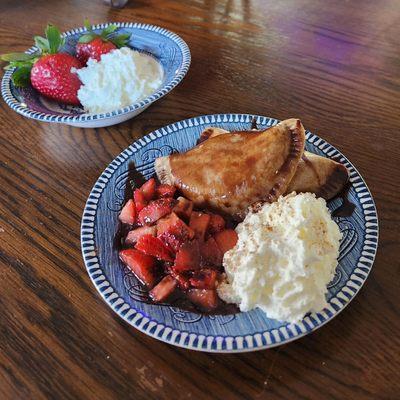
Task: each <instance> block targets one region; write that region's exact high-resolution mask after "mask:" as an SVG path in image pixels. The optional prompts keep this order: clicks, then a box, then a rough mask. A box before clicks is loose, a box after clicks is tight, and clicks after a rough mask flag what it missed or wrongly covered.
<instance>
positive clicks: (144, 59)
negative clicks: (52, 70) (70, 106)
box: [73, 47, 163, 114]
mask: <svg viewBox="0 0 400 400" xmlns="http://www.w3.org/2000/svg"><path fill="white" fill-rule="evenodd" d="M73 72H75V73H76V74H77V75H78V77H79V79H80V80H81V82H82V86H81V88H80V89H79V91H78V99H79V101H80V102H81V104H82V105H83V107H84V109H85V111H86V112H88V113H91V114H96V113H104V112H108V111H114V110H117V109H119V108H123V107H126V106H128V105H131V104H133V103H136V102H138V101H140V100H143V99H144V98H146V97H147V96H149V95H151V94H152V93H154V92H155V91H156V90H157V89H158V88H159V87H160V86H161V84H162V81H163V69H162V67H161V65H160V63H159V62H158V61H157V60H155V59H154V58H153V57H151V56H149V55H147V54H144V53H140V52H138V51H135V50H132V49H130V48H128V47H122V48H121V49H116V50H112V51H111V52H109V53H106V54H103V55H102V56H101V59H100V61H96V60H94V59H89V60H88V63H87V66H86V67H84V68H81V69H73Z"/></svg>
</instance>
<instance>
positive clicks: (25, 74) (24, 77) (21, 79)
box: [11, 66, 32, 87]
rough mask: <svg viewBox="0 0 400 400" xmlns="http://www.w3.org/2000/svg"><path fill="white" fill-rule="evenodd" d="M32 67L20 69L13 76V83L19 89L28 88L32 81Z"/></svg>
mask: <svg viewBox="0 0 400 400" xmlns="http://www.w3.org/2000/svg"><path fill="white" fill-rule="evenodd" d="M31 69H32V66H22V67H18V68H17V69H16V70H15V72H14V73H13V75H12V78H11V79H12V81H13V83H14V85H15V86H17V87H26V86H27V85H28V84H29V82H30V79H31Z"/></svg>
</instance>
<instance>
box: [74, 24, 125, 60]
mask: <svg viewBox="0 0 400 400" xmlns="http://www.w3.org/2000/svg"><path fill="white" fill-rule="evenodd" d="M85 27H86V29H87V33H85V34H84V35H82V36H81V37H80V38H79V40H78V43H77V45H76V57H77V58H78V59H79V61H80V62H81V63H82V64H84V65H86V64H87V61H88V60H89V58H93V59H94V60H97V61H100V58H101V56H102V55H103V54H106V53H109V52H110V51H111V50H114V49H117V48H120V47H123V46H126V45H127V43H128V42H129V38H130V34H125V33H123V34H121V35H116V34H115V31H116V30H117V26H116V25H109V26H108V27H107V28H105V29H104V30H103V31H101V32H100V33H99V34H97V33H95V32H94V31H93V29H92V27H91V25H90V23H89V21H88V20H87V19H86V20H85Z"/></svg>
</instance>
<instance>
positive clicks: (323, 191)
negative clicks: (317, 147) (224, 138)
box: [199, 127, 349, 200]
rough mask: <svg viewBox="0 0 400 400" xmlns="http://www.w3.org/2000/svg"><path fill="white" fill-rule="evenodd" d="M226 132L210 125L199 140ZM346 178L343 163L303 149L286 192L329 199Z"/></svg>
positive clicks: (338, 190) (338, 189)
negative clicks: (309, 193) (312, 194)
mask: <svg viewBox="0 0 400 400" xmlns="http://www.w3.org/2000/svg"><path fill="white" fill-rule="evenodd" d="M254 132H257V131H249V133H254ZM226 133H230V132H229V131H226V130H225V129H221V128H214V127H210V128H207V129H206V130H204V131H203V132H202V133H201V135H200V139H199V142H203V141H205V140H207V139H209V138H213V137H215V136H219V135H222V134H226ZM348 179H349V174H348V172H347V169H346V167H345V166H344V165H342V164H340V163H338V162H336V161H334V160H331V159H330V158H326V157H321V156H319V155H317V154H313V153H310V152H308V151H304V153H303V156H302V158H301V160H300V162H299V165H298V166H297V170H296V173H295V174H294V177H293V179H292V180H291V182H290V183H289V186H288V188H287V191H286V194H287V193H291V192H297V193H304V192H311V193H315V194H316V195H317V196H318V197H322V198H324V199H325V200H329V199H331V198H333V197H335V196H336V195H337V194H338V193H339V192H340V191H341V190H342V189H343V187H344V185H345V184H346V183H347V181H348Z"/></svg>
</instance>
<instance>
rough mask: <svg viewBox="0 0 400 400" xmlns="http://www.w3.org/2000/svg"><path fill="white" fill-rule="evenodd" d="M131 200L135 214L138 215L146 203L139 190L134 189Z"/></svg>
mask: <svg viewBox="0 0 400 400" xmlns="http://www.w3.org/2000/svg"><path fill="white" fill-rule="evenodd" d="M133 200H134V201H135V205H136V212H138V213H139V212H140V211H142V210H143V208H145V207H146V206H147V201H146V199H145V197H144V194H143V193H142V192H141V191H140V189H136V190H135V191H134V192H133Z"/></svg>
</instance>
